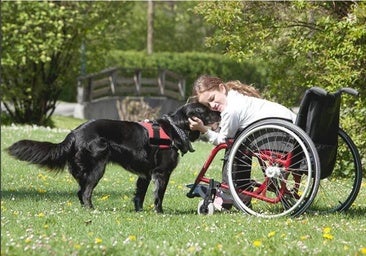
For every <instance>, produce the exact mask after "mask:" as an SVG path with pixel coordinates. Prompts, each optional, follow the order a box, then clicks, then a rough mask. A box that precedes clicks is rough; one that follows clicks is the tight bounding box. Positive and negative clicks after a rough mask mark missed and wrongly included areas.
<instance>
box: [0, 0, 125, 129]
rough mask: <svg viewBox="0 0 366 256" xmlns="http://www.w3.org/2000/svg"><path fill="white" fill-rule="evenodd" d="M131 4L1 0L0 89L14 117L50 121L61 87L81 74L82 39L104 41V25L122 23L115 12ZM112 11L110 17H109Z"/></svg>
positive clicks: (23, 120) (91, 43)
mask: <svg viewBox="0 0 366 256" xmlns="http://www.w3.org/2000/svg"><path fill="white" fill-rule="evenodd" d="M128 6H129V5H127V4H126V5H123V6H122V5H118V8H116V3H106V2H67V1H65V2H63V1H60V2H20V1H19V2H4V3H2V6H1V7H2V10H1V12H2V35H3V41H2V50H3V54H2V84H1V91H2V93H1V95H2V101H3V103H4V105H5V107H6V109H7V111H8V112H9V115H10V116H11V118H12V120H13V121H14V122H16V123H32V124H38V125H47V124H50V116H51V115H52V113H53V111H54V109H55V104H56V101H57V99H58V97H59V95H60V92H61V90H62V87H63V86H64V85H65V83H66V82H68V81H70V77H73V78H74V79H75V77H76V76H77V73H78V68H79V65H80V63H79V60H80V52H79V50H80V46H81V41H82V40H83V39H93V40H89V42H88V43H89V45H87V47H88V46H90V49H93V46H96V45H100V44H101V43H105V42H106V40H108V38H105V37H104V35H103V33H102V31H104V30H105V29H107V28H108V29H113V28H115V27H118V25H119V23H114V22H115V20H114V19H113V16H119V15H121V13H122V12H123V11H127V10H128ZM112 10H113V12H112ZM107 15H108V16H109V17H110V19H105V17H106V16H107ZM119 20H120V19H119ZM120 28H121V27H119V29H120ZM102 49H106V47H102ZM100 52H101V51H99V50H97V51H93V54H94V55H97V54H99V53H100ZM101 59H102V58H101ZM74 83H75V82H74Z"/></svg>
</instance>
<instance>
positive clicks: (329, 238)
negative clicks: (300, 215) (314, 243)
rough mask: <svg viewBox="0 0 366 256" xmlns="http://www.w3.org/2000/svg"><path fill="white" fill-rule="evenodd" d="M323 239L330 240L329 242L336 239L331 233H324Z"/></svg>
mask: <svg viewBox="0 0 366 256" xmlns="http://www.w3.org/2000/svg"><path fill="white" fill-rule="evenodd" d="M323 238H325V239H328V240H332V239H333V238H334V237H333V235H331V234H329V233H324V234H323Z"/></svg>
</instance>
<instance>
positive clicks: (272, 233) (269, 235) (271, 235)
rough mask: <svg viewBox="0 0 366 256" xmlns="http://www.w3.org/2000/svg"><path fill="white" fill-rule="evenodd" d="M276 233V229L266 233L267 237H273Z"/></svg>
mask: <svg viewBox="0 0 366 256" xmlns="http://www.w3.org/2000/svg"><path fill="white" fill-rule="evenodd" d="M275 235H276V231H271V232H269V233H268V235H267V236H268V237H274V236H275Z"/></svg>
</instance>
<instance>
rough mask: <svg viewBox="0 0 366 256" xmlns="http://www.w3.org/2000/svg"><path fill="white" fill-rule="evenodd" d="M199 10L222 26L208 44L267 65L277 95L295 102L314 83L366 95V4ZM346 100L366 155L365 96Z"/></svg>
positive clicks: (217, 5) (349, 123) (350, 126)
mask: <svg viewBox="0 0 366 256" xmlns="http://www.w3.org/2000/svg"><path fill="white" fill-rule="evenodd" d="M195 10H196V12H197V13H198V14H200V15H202V16H203V17H204V19H205V21H206V22H208V23H209V24H211V25H214V26H215V27H217V29H216V31H215V33H214V35H213V36H212V37H210V38H209V39H208V41H207V46H209V47H215V48H217V47H218V48H220V49H221V51H222V52H224V53H225V54H228V55H229V56H231V57H232V58H234V59H236V60H238V61H243V60H249V59H251V60H253V61H255V62H260V63H261V65H263V67H264V68H265V70H266V74H267V83H268V84H267V86H266V92H265V93H266V94H267V96H271V98H272V99H275V100H277V101H280V102H281V103H284V104H287V105H289V106H293V105H295V104H298V103H299V99H300V95H301V94H302V92H304V90H305V89H306V88H308V87H311V86H320V87H323V88H326V89H328V90H329V91H335V90H337V89H338V88H340V87H353V88H355V89H357V90H358V91H359V92H360V94H361V95H365V93H366V87H365V82H366V30H365V25H366V3H365V2H357V1H355V2H354V1H352V2H348V1H347V2H340V1H334V2H333V1H332V2H313V1H309V2H308V1H295V2H246V1H240V2H239V1H235V2H234V1H232V2H231V1H229V2H226V1H219V2H205V3H202V4H200V5H199V6H198V7H197V8H196V9H195ZM351 101H352V104H349V103H350V102H351ZM343 102H344V104H343V106H342V110H343V111H344V112H345V115H342V117H343V120H341V121H342V125H343V126H344V127H346V130H347V131H349V132H350V133H351V137H352V138H353V139H354V140H355V141H356V144H357V145H358V146H359V148H360V151H361V156H365V155H366V142H365V140H364V138H365V137H366V128H365V125H364V124H365V123H366V115H365V113H366V105H365V102H364V99H362V97H360V98H359V99H357V100H355V99H354V98H351V97H345V98H344V101H343ZM350 106H351V107H350ZM363 164H365V157H363Z"/></svg>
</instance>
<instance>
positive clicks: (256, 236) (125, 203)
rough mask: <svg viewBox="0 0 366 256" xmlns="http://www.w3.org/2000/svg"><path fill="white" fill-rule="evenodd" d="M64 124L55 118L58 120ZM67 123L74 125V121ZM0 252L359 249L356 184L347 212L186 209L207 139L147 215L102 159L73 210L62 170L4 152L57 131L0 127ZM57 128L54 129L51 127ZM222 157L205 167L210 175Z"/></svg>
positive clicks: (365, 246)
mask: <svg viewBox="0 0 366 256" xmlns="http://www.w3.org/2000/svg"><path fill="white" fill-rule="evenodd" d="M71 122H73V121H72V120H69V121H67V120H66V119H65V120H64V122H61V123H60V125H65V124H68V123H71ZM75 125H76V124H75ZM1 128H2V129H1V137H2V141H1V149H2V152H1V158H2V159H1V160H2V164H1V174H2V197H1V254H2V255H37V256H43V255H210V256H211V255H266V254H267V255H299V254H301V255H302V254H303V255H315V254H317V255H364V254H365V253H366V237H365V236H364V235H360V234H365V232H366V226H365V210H366V209H365V200H366V194H365V189H364V188H365V184H363V189H361V193H360V194H359V196H358V198H357V200H356V202H355V204H354V205H353V207H352V208H351V209H350V210H349V212H348V213H343V214H327V215H314V214H311V213H308V214H304V215H302V216H301V217H299V218H278V219H260V218H256V217H253V216H248V215H245V214H243V213H241V212H238V211H236V210H233V211H232V212H230V213H228V214H226V213H215V214H214V215H212V216H200V215H197V214H196V209H197V204H198V201H199V199H198V198H193V199H190V198H187V197H186V193H187V192H188V189H187V188H186V187H185V185H186V184H189V183H192V182H193V181H194V179H195V177H196V176H197V173H198V171H199V170H200V167H201V166H202V165H203V163H204V160H205V159H206V157H207V156H208V152H209V150H210V149H211V148H212V145H210V144H207V143H203V142H196V143H194V144H193V147H194V148H195V149H196V152H194V153H192V154H186V155H184V157H182V158H181V160H180V162H179V165H178V167H177V169H176V170H175V171H174V172H173V174H172V176H171V180H170V183H169V185H168V188H167V192H166V196H165V199H164V206H165V213H164V214H161V215H159V214H156V213H154V212H153V208H152V207H151V205H153V200H152V193H153V191H152V188H149V191H148V194H147V196H146V203H145V210H144V211H143V212H140V213H136V212H134V211H133V203H132V196H133V193H134V186H135V182H136V176H135V175H133V174H130V173H128V172H126V171H124V170H121V168H120V167H118V166H115V165H108V167H107V170H106V173H105V175H104V177H103V179H101V181H100V183H99V184H98V186H97V188H96V190H95V192H94V194H93V198H94V200H95V206H96V209H95V210H94V211H89V210H86V209H83V208H82V207H80V203H79V201H78V199H77V196H76V191H77V186H76V182H75V181H74V179H73V178H72V177H71V175H70V174H68V173H67V172H66V171H65V172H64V173H59V174H58V175H55V174H54V173H49V172H47V171H44V170H41V169H39V167H37V166H32V165H29V164H26V163H23V162H19V161H16V160H14V159H12V158H10V157H9V156H8V155H7V154H6V153H5V152H4V149H5V148H6V147H8V146H9V145H10V144H11V143H13V142H15V141H16V140H19V139H23V138H29V139H37V140H40V139H41V140H49V141H52V142H59V141H61V140H62V139H63V138H64V136H65V135H66V134H67V132H68V131H67V130H64V128H68V127H64V126H61V127H58V128H57V129H48V128H44V127H37V126H33V127H31V126H12V127H1ZM60 128H62V129H60ZM221 166H222V162H221V161H219V162H217V163H215V164H213V165H212V167H213V168H212V169H210V173H211V174H212V173H218V174H219V173H220V170H221ZM151 185H153V184H151Z"/></svg>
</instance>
